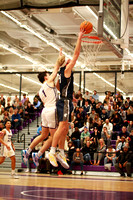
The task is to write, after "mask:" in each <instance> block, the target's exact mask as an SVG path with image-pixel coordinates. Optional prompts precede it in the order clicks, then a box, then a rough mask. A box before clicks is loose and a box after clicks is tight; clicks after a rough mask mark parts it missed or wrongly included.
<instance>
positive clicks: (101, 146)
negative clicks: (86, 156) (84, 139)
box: [94, 138, 106, 165]
mask: <svg viewBox="0 0 133 200" xmlns="http://www.w3.org/2000/svg"><path fill="white" fill-rule="evenodd" d="M105 151H106V145H105V143H104V140H103V139H102V138H101V139H99V140H98V147H97V152H95V153H94V165H99V164H100V161H101V160H102V159H103V158H104V156H105Z"/></svg>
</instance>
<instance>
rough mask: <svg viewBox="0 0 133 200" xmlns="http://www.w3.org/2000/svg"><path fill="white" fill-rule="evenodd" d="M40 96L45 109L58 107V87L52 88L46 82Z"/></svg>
mask: <svg viewBox="0 0 133 200" xmlns="http://www.w3.org/2000/svg"><path fill="white" fill-rule="evenodd" d="M39 96H40V98H41V100H42V102H43V103H44V106H45V108H51V107H56V100H57V97H58V94H57V89H56V87H51V86H49V85H48V84H47V83H46V82H44V83H43V85H42V87H41V89H40V91H39Z"/></svg>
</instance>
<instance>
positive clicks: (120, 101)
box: [116, 97, 123, 108]
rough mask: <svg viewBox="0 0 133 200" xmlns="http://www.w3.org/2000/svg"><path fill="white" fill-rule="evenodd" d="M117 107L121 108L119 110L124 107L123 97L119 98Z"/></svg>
mask: <svg viewBox="0 0 133 200" xmlns="http://www.w3.org/2000/svg"><path fill="white" fill-rule="evenodd" d="M116 103H117V105H118V106H119V108H120V107H121V106H122V105H123V100H122V99H121V97H118V98H117V102H116Z"/></svg>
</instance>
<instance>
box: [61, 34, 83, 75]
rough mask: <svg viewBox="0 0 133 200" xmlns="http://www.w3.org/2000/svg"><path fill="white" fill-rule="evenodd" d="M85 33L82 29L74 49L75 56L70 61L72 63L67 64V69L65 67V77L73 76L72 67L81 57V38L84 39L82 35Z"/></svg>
mask: <svg viewBox="0 0 133 200" xmlns="http://www.w3.org/2000/svg"><path fill="white" fill-rule="evenodd" d="M84 34H85V31H83V30H80V32H79V35H78V39H77V43H76V47H75V50H74V54H73V58H72V60H71V61H70V63H69V64H68V65H67V66H66V69H65V77H66V78H68V77H70V76H71V71H72V68H73V67H74V65H75V64H76V61H77V59H78V57H79V54H80V49H81V39H82V36H83V35H84Z"/></svg>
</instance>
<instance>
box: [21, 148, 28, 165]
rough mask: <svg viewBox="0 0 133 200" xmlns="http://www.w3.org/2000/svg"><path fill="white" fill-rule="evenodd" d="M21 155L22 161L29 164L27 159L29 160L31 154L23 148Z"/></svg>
mask: <svg viewBox="0 0 133 200" xmlns="http://www.w3.org/2000/svg"><path fill="white" fill-rule="evenodd" d="M21 157H22V162H23V163H24V164H25V165H27V161H28V158H29V154H28V152H27V150H22V151H21Z"/></svg>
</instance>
